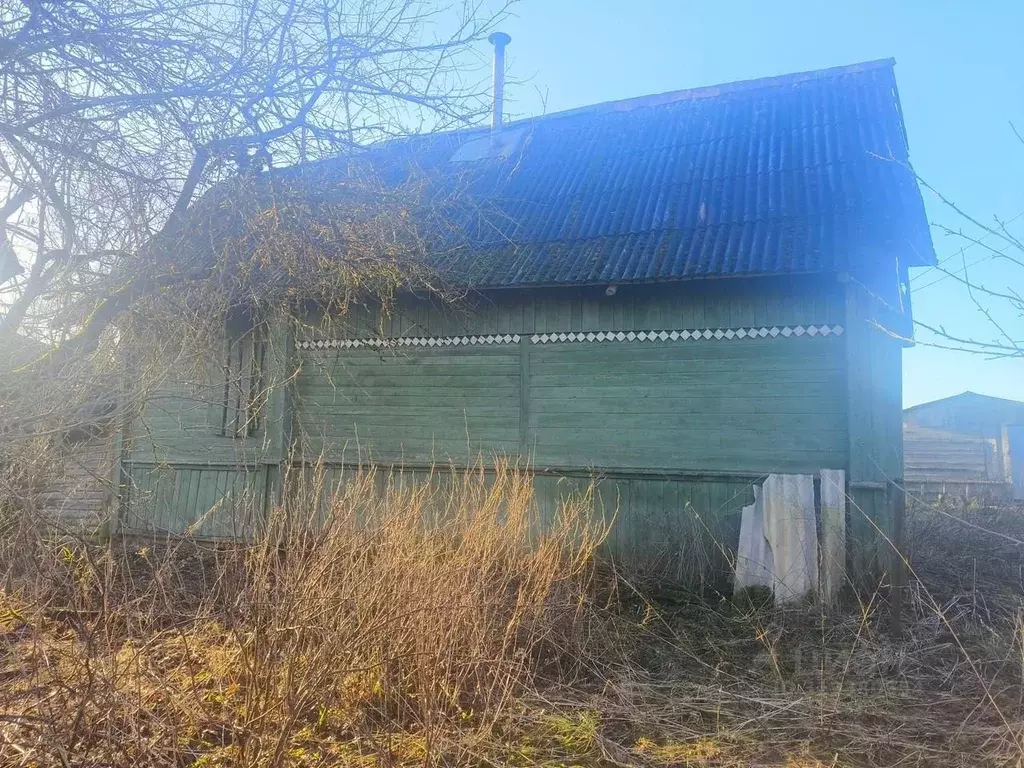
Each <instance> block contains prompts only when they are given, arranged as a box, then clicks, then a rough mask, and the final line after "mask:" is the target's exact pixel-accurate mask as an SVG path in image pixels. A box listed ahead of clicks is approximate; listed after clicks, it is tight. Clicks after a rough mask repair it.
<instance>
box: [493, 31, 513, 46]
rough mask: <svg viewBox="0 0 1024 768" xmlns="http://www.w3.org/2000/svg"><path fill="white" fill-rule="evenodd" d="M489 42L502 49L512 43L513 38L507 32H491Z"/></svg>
mask: <svg viewBox="0 0 1024 768" xmlns="http://www.w3.org/2000/svg"><path fill="white" fill-rule="evenodd" d="M487 42H489V43H490V44H491V45H496V46H498V47H500V48H504V47H505V46H506V45H508V44H509V43H511V42H512V37H511V36H510V35H508V34H506V33H505V32H491V34H490V35H489V36H488V38H487Z"/></svg>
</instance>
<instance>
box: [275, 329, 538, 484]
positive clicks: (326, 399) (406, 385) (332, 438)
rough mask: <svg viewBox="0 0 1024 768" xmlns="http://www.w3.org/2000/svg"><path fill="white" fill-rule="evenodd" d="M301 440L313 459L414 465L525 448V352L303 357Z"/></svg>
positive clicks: (298, 396)
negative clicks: (522, 437) (521, 440)
mask: <svg viewBox="0 0 1024 768" xmlns="http://www.w3.org/2000/svg"><path fill="white" fill-rule="evenodd" d="M299 359H300V361H301V373H300V375H299V377H298V380H297V382H296V387H295V404H294V409H295V435H294V436H295V437H296V438H297V439H298V440H299V441H300V445H301V449H302V452H303V455H304V456H305V457H307V458H319V457H323V458H325V459H327V460H330V461H348V462H351V463H360V462H365V461H371V460H381V461H385V462H393V461H405V462H407V463H410V464H430V463H432V462H434V461H439V462H442V463H444V462H447V461H449V460H452V459H457V460H461V461H462V462H463V463H465V462H466V460H467V459H468V458H470V457H472V456H474V455H475V454H477V453H479V452H485V453H488V454H490V453H493V452H497V453H502V454H511V453H516V452H517V451H518V449H519V391H520V386H519V381H520V377H519V364H520V361H519V351H518V349H516V348H515V347H512V346H509V347H499V348H492V349H483V348H476V347H473V348H466V349H442V350H438V349H431V350H407V349H399V350H387V351H374V350H366V349H354V350H332V351H330V352H327V353H321V352H302V353H301V354H300V356H299Z"/></svg>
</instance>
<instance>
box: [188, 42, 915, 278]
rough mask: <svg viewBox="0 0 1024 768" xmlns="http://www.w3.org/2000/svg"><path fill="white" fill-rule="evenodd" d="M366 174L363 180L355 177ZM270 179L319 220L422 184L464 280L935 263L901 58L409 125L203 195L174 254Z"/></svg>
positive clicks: (202, 246)
mask: <svg viewBox="0 0 1024 768" xmlns="http://www.w3.org/2000/svg"><path fill="white" fill-rule="evenodd" d="M366 174H369V177H370V178H369V181H370V182H371V185H370V186H367V185H366V184H358V183H357V184H353V183H351V182H352V181H353V180H355V181H360V179H359V178H358V177H360V176H363V175H366ZM272 179H280V180H282V181H285V180H287V181H288V184H287V186H288V188H289V189H290V190H291V191H292V192H294V193H296V194H298V195H301V196H304V197H307V198H308V199H309V200H310V202H311V203H312V205H311V206H310V212H309V214H308V215H307V216H306V218H303V216H302V215H299V214H295V213H294V212H292V214H291V215H292V216H293V218H295V222H294V223H293V224H292V226H295V227H299V228H305V230H310V231H312V230H315V229H316V227H311V225H310V224H309V221H314V220H317V221H318V220H319V219H318V217H320V218H323V219H324V221H323V224H324V225H325V226H328V227H334V226H336V225H337V223H338V222H337V221H336V218H337V216H339V215H341V214H340V213H339V209H338V208H337V207H336V206H335V207H334V208H333V209H332V208H331V206H332V205H334V204H335V203H338V202H339V201H340V202H341V203H342V204H344V201H345V200H348V199H349V196H351V195H352V194H353V192H352V190H353V189H355V190H362V192H363V193H364V194H365V193H367V191H368V192H369V194H370V195H371V196H376V197H381V198H382V199H385V200H386V198H387V192H388V190H389V189H395V190H406V191H407V190H408V189H410V188H412V189H413V190H414V193H413V194H414V196H415V198H416V199H415V200H414V201H413V205H412V207H413V209H414V211H415V217H414V224H415V226H416V228H417V230H418V231H419V232H420V233H421V234H422V235H424V236H425V239H426V241H427V245H428V246H429V247H428V248H426V249H425V250H426V251H427V252H428V253H429V256H428V258H429V259H430V260H431V262H432V266H434V267H436V268H437V269H439V270H440V271H441V272H442V273H443V274H444V275H445V276H446V277H447V278H448V279H449V281H451V282H453V283H459V284H462V285H466V286H470V287H478V288H484V287H512V286H529V285H534V286H537V285H584V284H591V283H614V282H655V281H670V280H684V279H691V278H702V277H715V276H735V275H772V274H794V273H815V272H817V273H829V272H831V273H835V272H846V271H849V272H856V271H858V270H861V269H868V268H870V267H871V266H873V265H891V263H892V260H893V259H894V258H895V259H897V260H898V262H899V264H900V266H901V267H908V266H924V265H929V264H934V263H935V254H934V251H933V248H932V242H931V236H930V233H929V228H928V223H927V219H926V217H925V212H924V205H923V202H922V199H921V193H920V190H919V188H918V185H917V182H916V179H915V177H914V174H913V171H912V170H911V168H910V165H909V156H908V149H907V141H906V135H905V132H904V127H903V118H902V113H901V110H900V104H899V97H898V95H897V92H896V81H895V77H894V74H893V62H892V61H891V60H887V61H879V62H869V63H866V64H855V65H852V66H848V67H839V68H835V69H828V70H820V71H817V72H808V73H802V74H797V75H785V76H782V77H774V78H766V79H763V80H755V81H750V82H743V83H732V84H729V85H722V86H715V87H711V88H700V89H696V90H691V91H678V92H675V93H667V94H661V95H657V96H647V97H643V98H638V99H629V100H626V101H620V102H610V103H607V104H599V105H596V106H592V107H584V108H582V109H577V110H572V111H570V112H563V113H560V114H553V115H547V116H544V117H540V118H533V119H529V120H521V121H516V122H513V123H509V124H508V125H507V126H505V127H504V129H503V130H502V131H501V132H500V133H499V134H496V135H495V134H492V133H491V132H490V131H489V130H484V129H475V130H467V131H458V132H453V133H441V134H432V135H425V136H416V137H412V138H408V139H403V140H400V141H394V142H390V143H387V144H383V145H380V146H377V147H373V148H370V149H368V150H365V151H364V152H361V153H359V154H356V155H347V156H345V157H339V158H336V159H333V160H326V161H321V162H319V163H313V164H306V165H301V166H295V167H292V168H289V169H282V170H279V171H274V172H273V173H271V174H263V175H261V176H260V177H258V181H259V183H258V184H257V185H256V187H254V189H253V190H251V191H249V190H246V188H245V187H244V185H242V186H241V187H240V188H236V187H235V186H231V185H226V186H224V187H222V188H220V189H219V190H218V191H215V193H211V194H210V195H208V196H207V197H206V198H204V200H202V201H201V202H200V204H197V206H196V208H195V209H194V211H193V215H192V223H191V225H190V227H189V228H188V231H189V233H190V234H189V237H188V238H187V239H179V240H177V241H175V243H174V245H173V246H169V247H168V250H169V251H173V252H175V253H176V254H178V258H181V259H183V260H187V259H188V258H192V257H190V256H189V255H188V254H189V253H190V252H191V251H190V249H193V250H195V254H196V255H195V256H194V258H209V255H208V254H209V251H210V249H211V248H213V250H214V252H216V250H217V249H218V248H224V247H225V241H228V242H230V241H232V239H238V238H239V233H243V235H244V233H245V232H246V231H247V224H246V216H247V215H250V214H251V213H252V211H254V210H260V205H265V204H266V201H263V202H262V203H261V202H260V199H261V198H260V195H264V194H268V193H269V190H270V189H271V188H272V187H273V185H272V184H269V183H264V181H266V180H272ZM362 181H366V179H365V178H364V179H362ZM408 182H412V183H411V184H410V183H408ZM247 200H248V203H247V202H246V201H247ZM320 202H322V203H326V204H327V206H326V208H324V209H323V210H319V209H318V204H319V203H320ZM247 206H248V207H247ZM369 208H371V209H372V206H369ZM250 209H251V210H250ZM354 210H356V211H357V214H356V215H358V210H359V206H356V208H355V209H354ZM247 211H248V213H247ZM286 213H287V209H286ZM307 219H308V220H307ZM303 222H305V223H303ZM311 239H313V240H315V236H311ZM186 240H187V242H186ZM243 241H244V242H243V245H244V243H245V242H248V240H246V239H245V238H244V237H243ZM422 244H423V243H422V242H420V243H418V246H422ZM239 247H241V246H239ZM247 247H248V246H247ZM326 247H337V244H336V243H333V244H331V245H330V246H326ZM423 250H424V249H423V248H421V247H418V248H417V251H423ZM203 253H206V254H207V255H206V256H203V255H202V254H203ZM342 255H343V254H342ZM888 268H889V267H886V269H888Z"/></svg>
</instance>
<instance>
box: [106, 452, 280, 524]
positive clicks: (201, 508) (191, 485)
mask: <svg viewBox="0 0 1024 768" xmlns="http://www.w3.org/2000/svg"><path fill="white" fill-rule="evenodd" d="M266 481H267V478H266V472H265V470H264V469H262V468H240V467H238V466H237V465H233V466H176V467H171V466H167V465H151V464H143V463H135V464H132V465H131V466H130V467H129V468H128V469H127V470H126V471H125V472H124V473H123V476H122V482H123V483H125V485H126V488H125V493H124V498H123V500H124V502H125V503H124V508H123V509H122V516H121V520H120V523H121V526H122V528H125V529H129V530H136V531H155V532H170V533H183V532H188V533H190V534H192V535H195V536H200V537H210V538H228V537H243V536H247V535H250V534H251V533H252V531H253V530H254V527H255V526H257V525H259V523H260V522H261V521H262V520H263V516H264V514H265V508H266V498H265V494H266Z"/></svg>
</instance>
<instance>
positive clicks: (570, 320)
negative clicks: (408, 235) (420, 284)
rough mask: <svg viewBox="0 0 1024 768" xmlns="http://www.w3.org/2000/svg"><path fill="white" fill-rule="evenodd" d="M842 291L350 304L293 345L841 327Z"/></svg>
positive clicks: (725, 283) (791, 282)
mask: <svg viewBox="0 0 1024 768" xmlns="http://www.w3.org/2000/svg"><path fill="white" fill-rule="evenodd" d="M843 318H844V303H843V291H842V286H841V285H840V284H839V283H838V282H837V281H836V280H835V279H834V278H810V277H806V278H805V277H800V276H789V277H785V278H761V279H758V280H740V279H727V280H697V281H693V282H690V283H675V284H672V285H655V286H628V285H626V286H620V287H619V288H618V291H617V293H616V294H615V295H614V296H606V295H605V292H604V289H603V288H601V287H589V288H579V289H561V290H554V289H552V290H549V291H544V290H536V289H535V290H532V291H529V292H520V291H496V292H491V293H488V294H486V295H471V296H467V297H463V298H460V299H456V300H454V301H453V302H451V303H447V304H445V303H442V302H440V301H439V300H428V299H403V300H402V301H400V302H399V303H398V304H397V305H395V306H392V307H390V308H389V309H388V311H386V312H381V311H380V309H379V308H378V307H375V306H366V307H363V306H354V307H352V309H351V311H350V312H349V313H348V314H347V315H346V316H345V317H344V318H334V319H332V320H327V319H324V318H322V317H317V318H311V322H310V324H309V325H308V326H306V327H305V328H303V329H302V331H301V334H302V335H301V336H300V340H306V339H315V338H320V337H328V338H346V337H348V338H359V337H367V336H385V337H398V336H454V335H459V334H488V333H493V334H497V333H551V332H559V331H566V332H569V331H599V330H605V331H608V330H611V331H631V330H632V331H637V330H648V329H662V328H677V329H682V328H738V327H741V326H752V325H758V326H760V325H766V326H772V325H797V324H807V323H841V322H843Z"/></svg>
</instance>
